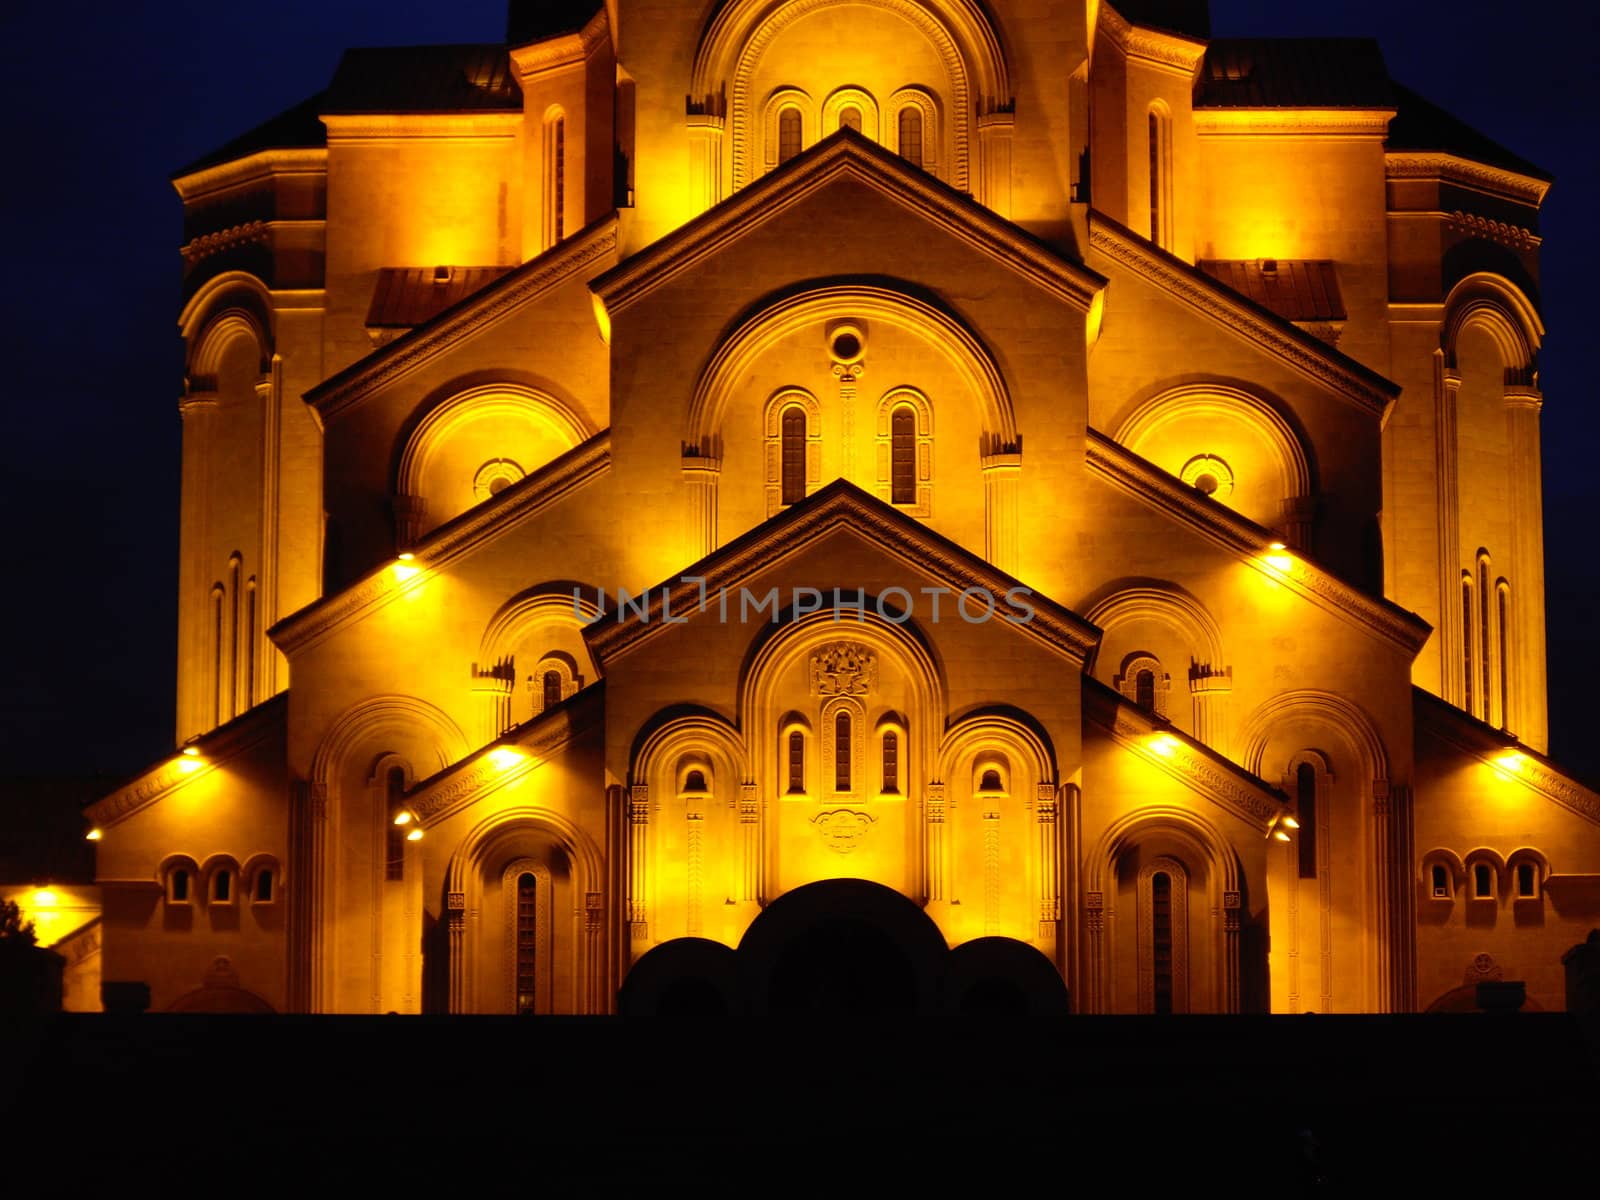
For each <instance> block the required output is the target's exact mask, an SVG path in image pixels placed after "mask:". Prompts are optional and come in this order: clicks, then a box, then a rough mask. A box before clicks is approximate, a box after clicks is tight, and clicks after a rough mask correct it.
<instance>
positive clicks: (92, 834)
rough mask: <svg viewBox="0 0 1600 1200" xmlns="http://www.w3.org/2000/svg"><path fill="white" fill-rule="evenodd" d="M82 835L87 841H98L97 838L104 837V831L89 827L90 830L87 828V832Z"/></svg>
mask: <svg viewBox="0 0 1600 1200" xmlns="http://www.w3.org/2000/svg"><path fill="white" fill-rule="evenodd" d="M83 836H84V837H85V838H86V839H87V840H88V841H91V842H98V841H99V840H100V839H101V838H103V837H105V834H104V833H102V832H101V831H100V830H98V829H91V830H89V832H88V833H86V834H84V835H83Z"/></svg>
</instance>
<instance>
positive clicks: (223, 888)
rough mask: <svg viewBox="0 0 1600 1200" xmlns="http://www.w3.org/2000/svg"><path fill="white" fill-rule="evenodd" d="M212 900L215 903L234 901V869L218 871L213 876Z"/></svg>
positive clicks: (230, 902)
mask: <svg viewBox="0 0 1600 1200" xmlns="http://www.w3.org/2000/svg"><path fill="white" fill-rule="evenodd" d="M211 900H212V902H213V903H215V904H232V903H233V872H232V871H227V870H222V871H218V872H217V873H216V874H215V875H213V876H212V877H211Z"/></svg>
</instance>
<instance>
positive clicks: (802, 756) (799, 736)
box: [789, 729, 806, 795]
mask: <svg viewBox="0 0 1600 1200" xmlns="http://www.w3.org/2000/svg"><path fill="white" fill-rule="evenodd" d="M805 790H806V735H805V734H803V733H801V732H800V731H799V730H798V729H796V730H795V731H794V732H792V733H791V734H789V793H790V795H798V794H800V793H802V792H804V791H805Z"/></svg>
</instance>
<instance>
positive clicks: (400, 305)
mask: <svg viewBox="0 0 1600 1200" xmlns="http://www.w3.org/2000/svg"><path fill="white" fill-rule="evenodd" d="M511 270H512V268H511V267H384V268H383V269H382V270H381V271H379V272H378V283H377V286H376V287H375V288H373V291H372V304H371V306H370V307H369V308H368V309H367V328H369V329H414V328H415V327H416V326H418V325H421V324H422V323H423V322H424V321H430V320H432V319H433V318H434V317H436V316H438V315H439V314H440V313H442V312H443V311H444V310H445V309H447V308H449V307H450V306H451V305H452V304H455V303H457V302H458V301H461V300H465V299H466V298H467V297H468V296H470V295H472V294H473V293H474V292H476V291H477V290H478V289H480V288H483V287H487V286H488V285H489V284H491V283H493V282H494V281H495V280H497V279H499V278H501V277H502V276H504V275H507V274H509V273H510V272H511ZM441 272H447V273H448V274H447V275H446V276H445V277H444V278H440V277H439V276H440V273H441Z"/></svg>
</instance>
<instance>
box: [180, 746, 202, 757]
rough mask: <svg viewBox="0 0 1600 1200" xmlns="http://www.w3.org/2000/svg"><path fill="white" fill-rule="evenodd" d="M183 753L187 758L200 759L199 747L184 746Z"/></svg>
mask: <svg viewBox="0 0 1600 1200" xmlns="http://www.w3.org/2000/svg"><path fill="white" fill-rule="evenodd" d="M183 753H184V755H185V756H186V757H188V758H199V757H200V747H199V746H185V747H184V748H183Z"/></svg>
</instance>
